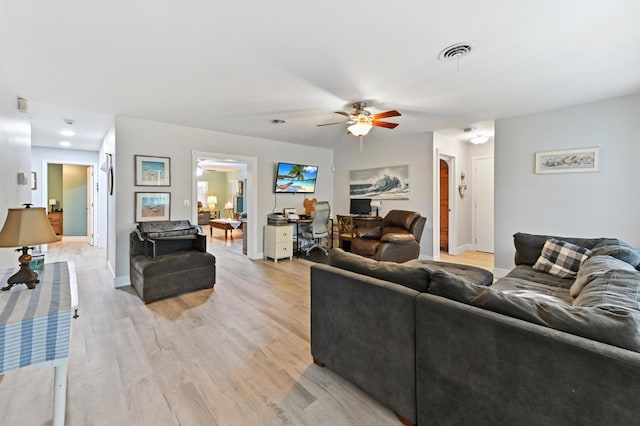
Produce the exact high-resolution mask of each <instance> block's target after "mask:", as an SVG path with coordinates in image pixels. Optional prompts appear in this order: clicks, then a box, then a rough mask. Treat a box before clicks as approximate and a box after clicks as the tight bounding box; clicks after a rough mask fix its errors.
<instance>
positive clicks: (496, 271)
mask: <svg viewBox="0 0 640 426" xmlns="http://www.w3.org/2000/svg"><path fill="white" fill-rule="evenodd" d="M509 272H511V271H510V270H509V269H502V268H493V277H494V278H502V277H504V276H505V275H507V274H508V273H509Z"/></svg>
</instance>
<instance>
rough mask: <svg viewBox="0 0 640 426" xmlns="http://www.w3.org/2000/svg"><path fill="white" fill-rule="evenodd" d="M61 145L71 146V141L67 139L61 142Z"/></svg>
mask: <svg viewBox="0 0 640 426" xmlns="http://www.w3.org/2000/svg"><path fill="white" fill-rule="evenodd" d="M60 145H61V146H71V142H67V141H62V142H60Z"/></svg>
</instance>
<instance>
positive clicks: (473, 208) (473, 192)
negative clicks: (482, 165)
mask: <svg viewBox="0 0 640 426" xmlns="http://www.w3.org/2000/svg"><path fill="white" fill-rule="evenodd" d="M490 158H492V159H493V165H494V167H493V169H494V179H495V164H496V163H495V156H494V155H477V156H476V155H474V156H472V157H471V170H472V171H473V176H472V177H471V235H472V237H471V238H472V239H473V241H472V243H473V244H472V245H473V249H474V250H477V249H478V243H477V241H478V239H477V234H476V232H477V225H476V224H477V221H478V214H477V213H478V209H477V208H476V201H477V200H478V182H476V181H475V178H476V167H477V161H478V160H488V159H490ZM494 182H495V181H494ZM493 195H494V202H495V184H494V194H493ZM493 221H494V226H493V233H494V237H493V238H494V241H493V244H494V253H495V206H494V217H493Z"/></svg>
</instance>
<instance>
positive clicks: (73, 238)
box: [62, 235, 90, 245]
mask: <svg viewBox="0 0 640 426" xmlns="http://www.w3.org/2000/svg"><path fill="white" fill-rule="evenodd" d="M62 241H67V242H69V241H73V242H78V243H87V245H90V244H89V243H88V242H87V236H86V235H62Z"/></svg>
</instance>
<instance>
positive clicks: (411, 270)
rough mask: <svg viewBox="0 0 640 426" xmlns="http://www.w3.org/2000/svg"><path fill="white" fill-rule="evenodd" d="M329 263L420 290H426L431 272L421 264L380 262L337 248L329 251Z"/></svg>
mask: <svg viewBox="0 0 640 426" xmlns="http://www.w3.org/2000/svg"><path fill="white" fill-rule="evenodd" d="M329 265H331V266H335V267H336V268H340V269H345V270H347V271H351V272H355V273H358V274H363V275H367V276H370V277H373V278H378V279H381V280H385V281H391V282H393V283H396V284H400V285H403V286H405V287H408V288H411V289H414V290H416V291H421V292H426V291H427V287H428V285H429V274H430V272H431V271H430V270H429V268H427V267H424V266H421V265H404V264H399V263H394V262H381V261H377V260H373V259H369V258H366V257H362V256H359V255H357V254H354V253H349V252H346V251H344V250H342V249H339V248H334V249H333V250H331V252H329Z"/></svg>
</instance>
